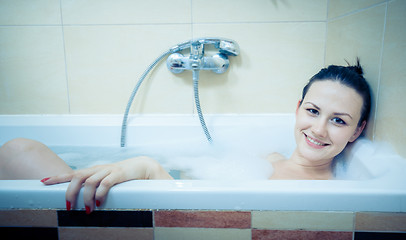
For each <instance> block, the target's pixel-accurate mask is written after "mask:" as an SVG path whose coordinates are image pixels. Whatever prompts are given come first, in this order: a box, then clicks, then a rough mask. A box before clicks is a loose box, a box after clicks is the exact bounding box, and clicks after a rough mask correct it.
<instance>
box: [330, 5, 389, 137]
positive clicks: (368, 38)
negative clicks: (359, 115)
mask: <svg viewBox="0 0 406 240" xmlns="http://www.w3.org/2000/svg"><path fill="white" fill-rule="evenodd" d="M384 20H385V6H383V5H379V6H376V7H374V8H370V9H367V10H365V11H362V12H359V13H356V14H353V15H350V16H347V17H345V18H340V19H338V20H335V21H331V22H329V23H328V30H327V31H328V34H327V47H326V65H330V64H338V65H345V64H346V62H345V60H347V61H349V62H350V63H352V64H353V63H355V60H356V58H357V57H360V59H361V65H362V66H363V68H364V72H365V74H364V77H365V78H366V79H367V81H368V83H369V84H370V86H371V89H372V93H373V96H374V102H373V104H372V105H373V109H372V112H371V116H372V118H370V119H371V121H370V122H369V126H368V129H367V131H366V132H367V136H368V137H370V138H372V136H373V127H374V118H373V117H374V111H375V107H374V106H375V101H376V96H377V93H378V85H379V69H380V61H381V47H382V39H383V30H384Z"/></svg>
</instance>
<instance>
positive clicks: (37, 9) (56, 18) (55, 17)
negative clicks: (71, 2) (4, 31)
mask: <svg viewBox="0 0 406 240" xmlns="http://www.w3.org/2000/svg"><path fill="white" fill-rule="evenodd" d="M36 24H61V10H60V4H59V0H36V1H25V0H13V1H8V0H0V25H36Z"/></svg>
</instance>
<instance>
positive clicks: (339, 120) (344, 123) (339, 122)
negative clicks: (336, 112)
mask: <svg viewBox="0 0 406 240" xmlns="http://www.w3.org/2000/svg"><path fill="white" fill-rule="evenodd" d="M332 121H333V122H334V123H337V124H340V125H346V124H347V123H346V122H345V121H344V120H342V119H341V118H338V117H336V118H333V119H332Z"/></svg>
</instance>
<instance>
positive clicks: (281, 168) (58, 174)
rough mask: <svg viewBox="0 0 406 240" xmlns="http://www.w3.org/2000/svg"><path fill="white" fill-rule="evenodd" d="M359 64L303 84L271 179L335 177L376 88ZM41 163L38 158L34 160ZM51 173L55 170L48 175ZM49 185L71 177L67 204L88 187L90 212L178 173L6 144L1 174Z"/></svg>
mask: <svg viewBox="0 0 406 240" xmlns="http://www.w3.org/2000/svg"><path fill="white" fill-rule="evenodd" d="M362 74H363V73H362V68H361V66H360V65H359V61H357V65H356V66H349V67H343V66H329V67H328V68H325V69H322V70H321V71H320V72H319V73H317V74H316V75H315V76H313V77H312V78H311V79H310V81H309V83H308V84H307V85H306V86H305V88H304V89H303V94H302V99H301V100H300V101H299V102H298V105H297V109H296V124H295V139H296V144H297V146H296V149H295V151H294V152H293V154H292V156H291V157H290V158H289V159H285V158H284V157H283V156H282V155H280V154H278V153H273V154H271V155H270V156H269V157H268V160H269V161H270V162H271V164H272V165H273V168H274V171H273V174H272V176H270V179H332V178H333V169H332V163H333V159H334V157H335V156H337V155H338V154H339V153H340V152H342V150H343V149H344V148H345V147H346V145H347V144H348V143H349V142H353V141H355V140H356V139H357V138H358V137H359V136H360V135H361V133H362V131H363V130H364V128H365V126H366V122H367V120H368V117H369V112H370V108H371V96H370V89H369V86H368V84H367V82H366V81H365V79H364V78H363V76H362ZM33 163H35V164H33ZM45 176H52V177H46V178H43V177H45ZM40 178H43V179H42V180H41V182H43V183H44V184H45V185H52V184H56V183H63V182H69V181H70V184H69V187H68V189H67V191H66V208H67V210H70V209H71V208H73V207H74V206H75V202H76V198H77V195H78V193H79V191H80V189H81V188H82V187H83V188H84V192H83V196H84V203H85V206H86V212H87V213H90V212H92V211H93V210H94V208H95V206H96V207H98V206H100V205H101V204H102V203H103V201H104V199H105V198H106V196H107V193H108V191H109V189H110V188H111V187H112V186H114V185H116V184H118V183H121V182H125V181H129V180H133V179H172V177H171V176H170V175H169V174H168V173H167V172H166V171H165V170H164V169H163V168H162V166H161V165H160V164H159V163H158V162H156V161H155V160H154V159H151V158H149V157H135V158H130V159H126V160H124V161H121V162H117V163H112V164H105V165H99V166H94V167H91V168H86V169H81V170H76V171H73V170H72V169H71V168H70V167H69V166H68V165H66V163H65V162H64V161H63V160H62V159H60V158H59V157H58V156H57V155H56V154H55V153H54V152H52V151H51V150H50V149H49V148H48V147H46V146H45V145H43V144H42V143H39V142H36V141H33V140H29V139H14V140H11V141H9V142H7V143H6V144H4V145H3V146H2V147H1V148H0V179H40Z"/></svg>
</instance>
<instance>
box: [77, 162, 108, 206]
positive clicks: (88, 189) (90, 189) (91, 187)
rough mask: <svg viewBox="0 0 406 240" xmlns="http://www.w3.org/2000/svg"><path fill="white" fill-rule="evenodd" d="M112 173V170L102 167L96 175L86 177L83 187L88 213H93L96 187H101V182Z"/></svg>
mask: <svg viewBox="0 0 406 240" xmlns="http://www.w3.org/2000/svg"><path fill="white" fill-rule="evenodd" d="M109 174H110V170H108V169H101V170H100V171H99V172H96V173H95V174H94V175H92V176H90V177H89V178H87V179H86V181H85V183H84V189H83V200H84V204H85V207H86V213H88V214H89V213H91V212H92V211H93V209H94V204H95V203H94V200H95V194H96V189H97V188H98V187H99V185H100V182H101V181H102V180H103V179H104V178H105V177H106V176H108V175H109Z"/></svg>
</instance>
